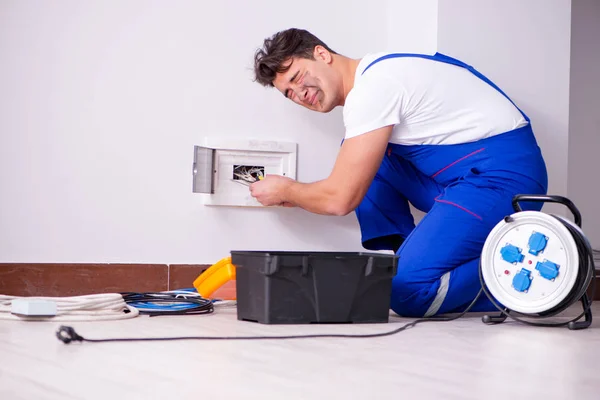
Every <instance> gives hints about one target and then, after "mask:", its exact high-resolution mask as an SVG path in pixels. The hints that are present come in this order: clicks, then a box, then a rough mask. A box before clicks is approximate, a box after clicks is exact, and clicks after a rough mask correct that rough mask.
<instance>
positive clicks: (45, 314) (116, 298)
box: [0, 293, 139, 321]
mask: <svg viewBox="0 0 600 400" xmlns="http://www.w3.org/2000/svg"><path fill="white" fill-rule="evenodd" d="M49 304H54V305H53V306H52V305H49ZM13 307H14V311H17V312H13ZM52 307H56V311H55V312H54V315H53V316H52V315H49V314H51V311H52V310H51V308H52ZM19 311H20V312H19ZM126 311H128V312H126ZM40 313H41V314H40ZM138 315H139V310H138V309H136V308H134V307H131V306H129V305H128V304H126V303H125V300H124V299H123V296H121V295H120V294H119V293H106V294H92V295H84V296H71V297H18V296H5V295H0V319H4V320H16V321H108V320H119V319H129V318H134V317H137V316H138Z"/></svg>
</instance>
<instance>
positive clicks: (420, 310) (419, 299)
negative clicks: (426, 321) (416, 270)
mask: <svg viewBox="0 0 600 400" xmlns="http://www.w3.org/2000/svg"><path fill="white" fill-rule="evenodd" d="M437 286H438V285H436V282H435V281H434V282H429V281H423V280H420V279H418V278H417V277H416V276H415V275H414V274H411V273H402V272H400V273H398V275H396V276H395V277H394V279H393V280H392V298H391V302H390V307H391V309H392V311H394V312H395V313H396V314H398V315H400V316H402V317H411V318H420V317H423V316H424V315H425V314H426V313H427V311H428V310H429V309H430V306H431V303H432V301H433V299H434V298H435V294H436V293H437Z"/></svg>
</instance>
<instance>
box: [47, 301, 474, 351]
mask: <svg viewBox="0 0 600 400" xmlns="http://www.w3.org/2000/svg"><path fill="white" fill-rule="evenodd" d="M482 293H483V291H482V290H480V291H479V293H478V294H477V296H475V299H474V300H473V301H472V302H471V303H470V304H469V305H468V307H467V308H466V309H465V310H464V311H463V312H461V313H460V314H458V315H455V316H452V317H428V318H420V319H416V320H414V321H412V322H409V323H407V324H404V325H402V326H401V327H399V328H396V329H394V330H391V331H386V332H379V333H367V334H327V333H325V334H309V335H283V336H173V337H145V338H114V339H87V338H84V337H83V336H81V335H79V334H78V333H77V332H75V329H73V328H72V327H70V326H61V327H60V328H59V330H58V331H57V332H56V337H58V339H59V340H61V341H62V342H64V343H71V342H74V341H75V342H92V343H101V342H139V341H144V342H147V341H170V340H289V339H315V338H344V339H365V338H376V337H384V336H391V335H395V334H397V333H400V332H402V331H404V330H406V329H408V328H412V327H414V326H416V325H418V324H420V323H422V322H428V321H438V322H439V321H454V320H456V319H459V318H461V317H463V316H464V315H465V314H466V313H468V312H469V311H470V310H471V308H473V306H474V305H475V303H476V302H477V300H479V297H481V294H482Z"/></svg>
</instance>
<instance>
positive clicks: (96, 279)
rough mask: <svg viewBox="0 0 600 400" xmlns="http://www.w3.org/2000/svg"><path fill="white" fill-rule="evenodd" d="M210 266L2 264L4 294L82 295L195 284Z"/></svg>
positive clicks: (0, 291) (0, 276) (0, 278)
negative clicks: (195, 280)
mask: <svg viewBox="0 0 600 400" xmlns="http://www.w3.org/2000/svg"><path fill="white" fill-rule="evenodd" d="M208 267H210V265H202V264H171V265H168V264H38V263H35V264H29V263H16V264H11V263H0V294H5V295H12V296H78V295H84V294H92V293H121V292H158V291H164V290H174V289H183V288H191V287H193V285H192V283H193V282H194V279H196V278H197V277H198V275H200V274H201V273H202V272H203V271H205V270H206V269H207V268H208Z"/></svg>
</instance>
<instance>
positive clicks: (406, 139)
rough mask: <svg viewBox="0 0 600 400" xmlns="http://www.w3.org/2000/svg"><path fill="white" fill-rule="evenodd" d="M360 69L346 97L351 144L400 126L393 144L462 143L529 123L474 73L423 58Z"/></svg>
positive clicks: (368, 59) (363, 62)
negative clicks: (368, 133)
mask: <svg viewBox="0 0 600 400" xmlns="http://www.w3.org/2000/svg"><path fill="white" fill-rule="evenodd" d="M385 54H386V53H379V54H369V55H367V56H365V57H364V58H363V59H362V60H361V61H360V64H359V65H358V68H357V70H356V76H355V80H354V87H353V88H352V90H350V93H349V94H348V96H347V97H346V102H345V105H344V110H343V115H344V125H345V126H346V136H345V138H346V139H349V138H352V137H355V136H358V135H361V134H363V133H367V132H370V131H372V130H375V129H378V128H381V127H384V126H387V125H395V126H394V130H393V133H392V136H391V138H390V143H396V144H404V145H419V144H458V143H467V142H472V141H476V140H479V139H483V138H487V137H491V136H494V135H497V134H499V133H503V132H507V131H510V130H513V129H516V128H519V127H521V126H524V125H526V124H527V121H526V120H525V118H524V117H523V115H522V114H521V113H520V112H519V110H518V109H517V108H516V107H515V106H514V105H513V104H512V103H511V102H510V101H509V100H508V99H507V98H506V97H504V96H503V95H502V93H500V92H498V91H497V90H496V89H494V88H493V87H492V86H490V85H489V84H487V83H486V82H484V81H483V80H481V79H479V78H478V77H476V76H475V75H473V73H471V72H470V71H469V70H467V69H465V68H462V67H459V66H455V65H451V64H447V63H444V62H439V61H434V60H428V59H424V58H421V57H399V58H389V59H386V60H382V61H379V62H378V63H376V64H374V65H373V66H371V68H369V69H368V70H367V72H365V73H364V74H362V72H363V71H364V69H365V68H366V67H367V66H368V65H369V64H371V62H372V61H374V60H376V59H377V58H379V57H381V56H382V55H385Z"/></svg>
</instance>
